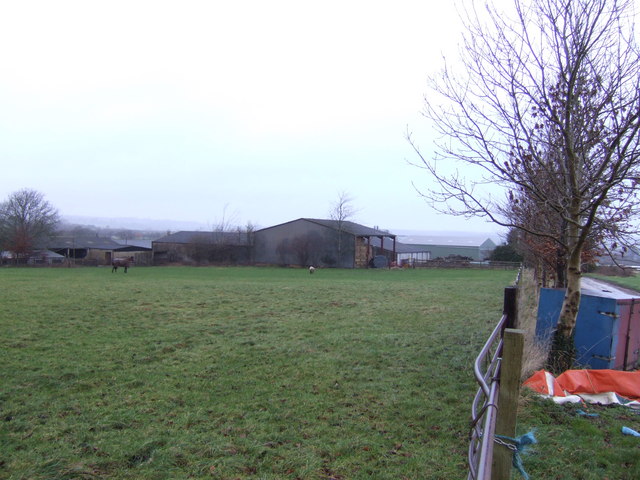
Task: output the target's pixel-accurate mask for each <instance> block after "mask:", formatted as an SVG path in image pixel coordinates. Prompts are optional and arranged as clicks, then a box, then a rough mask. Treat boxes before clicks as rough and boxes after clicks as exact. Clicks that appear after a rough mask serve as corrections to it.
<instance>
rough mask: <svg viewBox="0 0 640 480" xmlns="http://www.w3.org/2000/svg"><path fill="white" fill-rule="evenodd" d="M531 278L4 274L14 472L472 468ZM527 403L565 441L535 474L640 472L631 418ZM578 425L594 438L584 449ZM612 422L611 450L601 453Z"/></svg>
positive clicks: (8, 467)
mask: <svg viewBox="0 0 640 480" xmlns="http://www.w3.org/2000/svg"><path fill="white" fill-rule="evenodd" d="M514 279H515V272H514V271H496V270H491V271H478V270H431V269H430V270H402V271H401V270H377V269H376V270H338V269H326V270H324V269H323V270H318V271H316V273H315V274H314V275H309V273H308V271H306V270H304V269H278V268H253V267H246V268H189V267H152V268H132V269H131V270H130V271H129V273H128V274H127V275H124V274H123V273H117V274H116V273H114V274H112V273H111V269H110V268H106V267H105V268H71V269H67V268H47V269H28V268H24V269H2V270H1V271H0V290H1V291H2V302H1V303H0V329H1V331H2V335H1V336H0V378H2V383H1V385H0V415H1V419H2V422H0V433H1V437H0V438H1V439H2V450H1V452H0V478H2V479H97V478H104V479H107V478H108V479H168V478H203V479H205V478H206V479H229V480H230V479H249V478H255V479H257V478H259V479H292V480H293V479H336V480H337V479H344V480H346V479H364V478H375V479H423V478H427V479H429V478H433V479H453V478H463V477H465V476H466V468H467V467H466V453H467V447H468V433H469V416H470V413H469V408H470V404H471V400H472V398H473V395H474V393H475V389H476V387H475V384H474V382H473V378H472V372H471V363H472V361H473V359H474V358H475V356H476V354H477V353H478V350H479V349H480V347H481V346H482V344H483V343H484V341H485V339H486V337H487V335H488V333H489V332H490V331H491V330H492V328H493V326H494V325H495V323H496V321H497V319H498V318H499V316H500V314H501V309H502V296H503V288H504V287H505V286H507V285H509V284H511V283H512V282H513V281H514ZM524 401H525V402H526V405H527V408H526V413H525V414H524V415H523V418H522V420H521V422H520V423H521V427H519V430H523V431H527V430H528V429H530V428H531V427H532V426H535V427H537V428H538V429H539V430H538V436H539V437H540V435H542V437H544V436H545V433H546V432H551V433H553V437H554V438H555V439H556V440H550V439H546V440H545V442H546V446H545V445H543V444H542V442H541V445H540V448H539V451H538V452H537V453H536V454H534V455H532V456H531V458H530V459H528V470H529V473H531V474H532V475H535V476H534V478H604V477H603V476H602V475H600V474H601V473H602V471H603V470H602V469H603V468H604V467H602V464H603V463H605V464H607V469H606V470H605V471H612V472H614V473H613V474H612V475H611V476H610V477H609V478H612V479H613V478H619V479H623V478H629V479H631V478H637V477H638V470H637V469H638V467H637V465H638V464H639V463H640V458H639V453H638V452H639V451H640V449H639V448H638V446H637V445H640V444H638V443H637V442H635V443H634V440H637V439H633V438H631V439H627V438H625V439H622V440H621V441H620V442H621V443H617V442H618V440H617V437H616V436H615V434H614V433H612V432H613V431H614V429H619V425H620V424H621V423H620V422H628V420H633V419H632V418H631V417H625V415H631V414H629V413H628V412H620V411H619V410H613V409H609V410H608V411H604V410H603V411H602V412H600V413H601V418H600V419H599V420H598V422H600V423H599V424H598V425H596V426H593V424H589V425H588V424H587V423H584V424H583V423H580V422H589V420H585V419H575V418H574V416H573V414H572V412H571V411H567V410H566V409H564V407H557V406H551V407H549V406H548V404H547V403H546V402H542V401H539V400H538V399H536V398H533V397H532V396H526V395H525V399H524ZM549 409H551V411H549ZM576 425H577V426H578V427H580V432H581V433H582V434H585V432H586V433H588V434H589V435H590V437H591V438H592V439H593V440H592V441H593V442H594V444H593V445H589V447H590V448H591V447H592V449H591V450H590V449H586V450H582V451H579V452H578V451H573V450H572V447H573V446H574V444H575V442H576V440H575V438H574V437H572V436H571V435H570V432H571V431H575V429H576ZM629 426H633V424H630V425H629ZM563 427H567V428H566V429H563ZM520 433H523V432H520ZM603 436H606V437H607V442H608V445H610V446H611V449H610V451H609V452H598V453H597V454H594V452H596V451H597V450H598V449H599V443H598V442H599V441H601V440H602V437H603ZM554 442H559V443H554ZM614 447H615V448H614ZM559 448H560V449H565V454H564V456H566V457H567V458H562V456H561V457H560V458H558V457H557V456H558V449H559ZM576 450H577V449H576ZM600 450H602V449H601V448H600ZM603 455H606V456H605V457H603ZM603 458H605V460H603ZM607 459H608V460H607ZM576 460H580V461H583V462H584V467H580V466H579V465H578V462H577V461H576ZM549 462H551V464H552V465H553V467H554V472H555V473H554V476H545V475H544V474H543V472H545V471H547V469H548V465H549ZM607 462H608V463H607ZM578 468H583V470H580V471H577V470H576V469H578ZM612 468H613V469H614V470H610V469H612ZM572 469H573V470H572ZM580 472H582V474H581V473H580ZM565 475H566V476H565ZM581 475H582V476H581ZM589 475H597V476H593V477H592V476H589Z"/></svg>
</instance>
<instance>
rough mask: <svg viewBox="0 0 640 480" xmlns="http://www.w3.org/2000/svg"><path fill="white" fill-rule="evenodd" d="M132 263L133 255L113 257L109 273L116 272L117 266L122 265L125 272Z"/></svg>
mask: <svg viewBox="0 0 640 480" xmlns="http://www.w3.org/2000/svg"><path fill="white" fill-rule="evenodd" d="M132 263H133V257H129V258H114V259H113V261H112V262H111V273H113V272H117V271H118V267H124V273H127V269H128V268H129V267H130V266H131V264H132Z"/></svg>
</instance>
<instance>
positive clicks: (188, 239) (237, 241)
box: [153, 230, 250, 245]
mask: <svg viewBox="0 0 640 480" xmlns="http://www.w3.org/2000/svg"><path fill="white" fill-rule="evenodd" d="M153 243H182V244H188V243H210V244H224V245H248V244H249V243H250V242H249V235H248V234H247V233H246V232H203V231H188V230H183V231H180V232H175V233H170V234H169V235H165V236H164V237H161V238H158V239H157V240H154V241H153Z"/></svg>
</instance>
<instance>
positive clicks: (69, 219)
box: [62, 215, 211, 232]
mask: <svg viewBox="0 0 640 480" xmlns="http://www.w3.org/2000/svg"><path fill="white" fill-rule="evenodd" d="M62 220H63V221H64V222H65V223H69V224H72V225H87V226H94V227H99V228H114V229H117V228H121V229H126V230H155V231H160V232H166V231H167V230H171V231H177V230H203V231H206V230H211V226H210V225H206V224H204V223H199V222H188V221H182V220H159V219H151V218H127V217H124V218H107V217H89V216H80V215H62Z"/></svg>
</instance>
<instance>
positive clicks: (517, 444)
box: [496, 432, 538, 480]
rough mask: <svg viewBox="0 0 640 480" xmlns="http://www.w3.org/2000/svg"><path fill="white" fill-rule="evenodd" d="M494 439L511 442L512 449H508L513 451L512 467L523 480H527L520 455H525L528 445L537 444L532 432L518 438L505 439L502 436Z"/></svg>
mask: <svg viewBox="0 0 640 480" xmlns="http://www.w3.org/2000/svg"><path fill="white" fill-rule="evenodd" d="M496 438H499V439H501V440H506V441H507V442H511V444H512V446H513V448H511V447H510V449H511V450H513V466H514V467H515V468H516V470H518V471H519V472H520V474H521V475H522V478H524V480H529V475H528V474H527V472H525V470H524V465H523V464H522V456H521V454H523V453H525V451H526V450H527V448H528V447H529V445H533V444H534V443H538V442H537V440H536V437H535V436H534V435H533V432H529V433H525V434H524V435H520V436H519V437H518V438H511V437H506V436H504V435H496Z"/></svg>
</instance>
